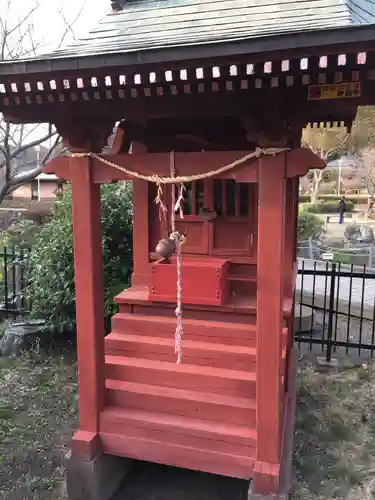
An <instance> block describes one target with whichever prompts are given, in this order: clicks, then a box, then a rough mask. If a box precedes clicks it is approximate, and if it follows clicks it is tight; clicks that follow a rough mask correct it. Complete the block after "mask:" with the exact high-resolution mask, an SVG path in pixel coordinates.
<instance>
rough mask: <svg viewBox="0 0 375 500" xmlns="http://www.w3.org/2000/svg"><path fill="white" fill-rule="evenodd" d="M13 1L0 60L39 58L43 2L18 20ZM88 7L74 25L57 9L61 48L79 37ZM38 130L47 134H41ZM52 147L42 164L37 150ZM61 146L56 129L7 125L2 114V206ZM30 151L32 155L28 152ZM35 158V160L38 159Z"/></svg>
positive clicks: (1, 29)
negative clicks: (78, 25)
mask: <svg viewBox="0 0 375 500" xmlns="http://www.w3.org/2000/svg"><path fill="white" fill-rule="evenodd" d="M13 5H14V3H13V0H7V4H6V7H5V8H4V9H3V11H2V13H1V16H0V60H1V61H5V60H17V59H20V58H25V57H28V56H30V55H35V54H36V53H37V50H38V49H39V48H40V47H41V42H42V40H41V39H38V38H37V32H36V29H35V26H34V18H35V15H37V13H38V9H39V7H40V2H39V0H36V1H35V2H34V5H33V6H32V7H30V8H29V9H27V10H26V12H25V11H22V15H21V16H17V17H16V18H15V17H14V12H11V11H12V8H13ZM83 7H84V4H82V5H81V8H80V9H79V11H78V13H77V14H76V16H75V17H74V19H73V20H72V21H71V22H70V21H69V20H68V18H67V16H66V14H65V13H64V11H63V10H62V9H57V12H58V15H59V17H60V20H61V21H62V23H63V33H62V36H61V38H60V41H59V43H58V44H57V47H61V46H62V45H63V43H65V42H66V40H67V39H68V38H75V36H74V30H73V27H74V25H75V23H76V22H77V21H78V19H79V18H80V17H81V15H82V12H83ZM38 127H41V130H42V129H43V132H41V133H38ZM51 139H52V143H51V144H50V147H49V148H48V149H47V152H45V150H44V148H43V153H42V154H43V158H42V159H41V160H40V161H39V158H38V156H37V153H36V151H35V148H36V147H39V146H44V144H45V143H46V141H48V140H51ZM59 145H60V136H59V135H58V134H57V132H56V131H55V129H54V128H53V126H52V125H51V124H50V125H48V128H47V130H46V129H45V128H44V124H36V125H28V124H20V125H11V124H10V123H8V122H4V119H3V118H2V117H1V115H0V203H1V202H2V201H3V200H4V198H5V197H6V196H7V195H8V194H10V193H12V192H13V191H14V190H15V189H17V188H18V187H19V186H21V185H22V184H24V183H25V182H30V181H32V179H34V178H35V177H36V176H37V175H39V174H40V173H41V172H42V171H43V168H44V166H45V165H46V163H47V162H48V160H49V159H50V158H51V156H52V155H53V154H54V152H55V151H56V149H57V148H58V147H59ZM28 151H30V153H27V152H28ZM34 158H35V159H34Z"/></svg>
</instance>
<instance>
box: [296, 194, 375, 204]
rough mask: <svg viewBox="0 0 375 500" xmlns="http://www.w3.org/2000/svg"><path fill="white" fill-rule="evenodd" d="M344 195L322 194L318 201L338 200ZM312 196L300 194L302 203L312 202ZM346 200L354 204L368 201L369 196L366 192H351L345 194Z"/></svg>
mask: <svg viewBox="0 0 375 500" xmlns="http://www.w3.org/2000/svg"><path fill="white" fill-rule="evenodd" d="M342 196H343V195H341V196H339V195H337V194H322V195H320V196H318V200H319V201H318V202H319V203H323V202H331V203H333V202H338V201H339V200H340V199H341V198H342ZM310 200H311V196H309V195H308V194H301V195H300V196H299V202H300V203H310ZM345 200H346V202H351V203H353V204H354V205H358V204H364V203H367V200H368V196H367V195H364V194H350V195H345Z"/></svg>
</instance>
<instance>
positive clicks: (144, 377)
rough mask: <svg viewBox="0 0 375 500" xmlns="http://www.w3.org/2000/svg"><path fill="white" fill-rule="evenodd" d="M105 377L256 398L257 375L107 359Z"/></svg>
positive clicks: (125, 359) (149, 361) (113, 358)
mask: <svg viewBox="0 0 375 500" xmlns="http://www.w3.org/2000/svg"><path fill="white" fill-rule="evenodd" d="M105 376H106V378H109V379H115V380H123V381H127V382H136V383H140V384H150V385H158V386H165V387H174V388H176V389H188V390H194V389H196V388H199V390H201V391H206V392H212V393H214V394H229V395H231V396H238V397H245V398H254V397H255V381H256V375H255V373H253V372H247V371H240V370H227V369H224V368H211V367H207V366H195V365H186V364H184V363H183V362H182V363H181V364H179V365H177V364H176V363H170V362H166V361H157V360H149V359H136V358H129V357H123V356H109V355H107V356H106V357H105Z"/></svg>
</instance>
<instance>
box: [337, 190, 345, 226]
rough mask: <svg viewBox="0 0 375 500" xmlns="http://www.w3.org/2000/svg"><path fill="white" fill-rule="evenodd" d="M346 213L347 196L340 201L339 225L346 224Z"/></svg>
mask: <svg viewBox="0 0 375 500" xmlns="http://www.w3.org/2000/svg"><path fill="white" fill-rule="evenodd" d="M345 211H346V203H345V196H343V197H342V198H341V200H340V201H339V224H342V223H343V222H344V214H345Z"/></svg>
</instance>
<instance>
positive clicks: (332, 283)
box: [0, 248, 375, 361]
mask: <svg viewBox="0 0 375 500" xmlns="http://www.w3.org/2000/svg"><path fill="white" fill-rule="evenodd" d="M29 253H30V249H17V248H2V249H0V318H1V319H7V318H9V319H21V318H25V316H27V313H28V311H29V310H30V304H29V303H28V300H27V296H26V294H25V291H26V287H27V283H28V269H29V266H28V258H29ZM295 299H296V300H295V302H296V307H295V332H296V333H295V339H296V341H297V342H298V343H299V345H300V346H301V347H302V348H305V349H306V348H307V349H310V350H320V351H321V352H322V353H324V355H325V356H326V358H327V360H328V361H330V360H331V358H332V356H333V355H334V353H344V354H346V355H347V354H349V353H355V354H358V355H361V354H366V353H367V354H369V355H371V356H374V351H375V269H373V268H366V266H354V265H346V264H335V263H328V262H322V261H309V260H306V261H305V260H301V261H300V266H299V270H298V276H297V286H296V294H295Z"/></svg>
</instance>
